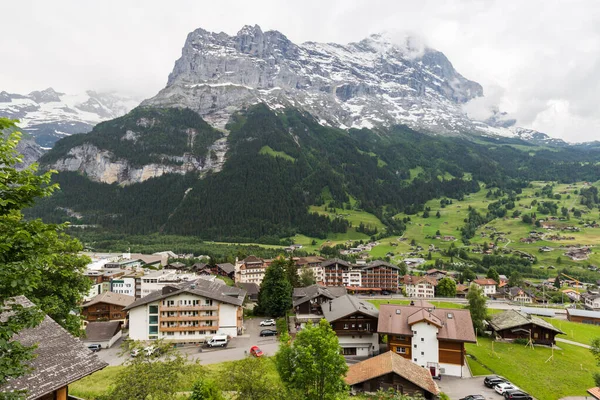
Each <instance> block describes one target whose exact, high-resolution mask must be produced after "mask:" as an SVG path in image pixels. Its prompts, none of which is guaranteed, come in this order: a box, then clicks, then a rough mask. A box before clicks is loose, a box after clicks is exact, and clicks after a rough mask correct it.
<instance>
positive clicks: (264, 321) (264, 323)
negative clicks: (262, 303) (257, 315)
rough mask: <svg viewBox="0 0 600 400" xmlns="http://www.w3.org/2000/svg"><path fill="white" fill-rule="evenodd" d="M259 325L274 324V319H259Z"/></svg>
mask: <svg viewBox="0 0 600 400" xmlns="http://www.w3.org/2000/svg"><path fill="white" fill-rule="evenodd" d="M260 326H275V320H274V319H272V318H271V319H265V320H263V321H260Z"/></svg>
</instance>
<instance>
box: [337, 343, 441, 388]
mask: <svg viewBox="0 0 600 400" xmlns="http://www.w3.org/2000/svg"><path fill="white" fill-rule="evenodd" d="M392 372H393V373H395V374H396V375H399V376H401V377H403V378H404V379H406V380H407V381H410V382H412V383H413V384H415V385H416V386H418V387H420V388H421V389H423V390H426V391H427V392H429V393H431V394H433V395H438V394H439V393H440V389H439V388H438V386H437V385H436V383H435V382H434V381H433V378H432V377H431V373H430V372H429V370H427V369H426V368H423V367H421V366H419V365H417V364H415V363H413V362H412V361H410V360H407V359H405V358H404V357H402V356H400V355H398V354H396V353H394V352H392V351H388V352H387V353H383V354H380V355H378V356H375V357H372V358H369V359H366V360H364V361H361V362H359V363H356V364H353V365H350V367H349V368H348V373H347V374H346V378H345V379H346V383H347V384H348V385H356V384H358V383H361V382H365V381H368V380H371V379H374V378H377V377H379V376H382V375H386V374H389V373H392Z"/></svg>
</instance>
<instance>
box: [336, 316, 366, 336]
mask: <svg viewBox="0 0 600 400" xmlns="http://www.w3.org/2000/svg"><path fill="white" fill-rule="evenodd" d="M331 328H332V329H333V330H334V331H335V333H336V335H338V336H343V335H360V334H369V335H372V334H374V333H377V318H374V317H371V316H368V315H364V314H362V313H358V312H357V313H354V314H351V315H348V316H347V317H344V318H340V319H338V320H336V321H333V322H332V323H331Z"/></svg>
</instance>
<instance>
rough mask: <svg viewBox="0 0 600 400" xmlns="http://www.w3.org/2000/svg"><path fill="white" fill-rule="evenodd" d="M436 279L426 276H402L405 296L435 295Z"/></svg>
mask: <svg viewBox="0 0 600 400" xmlns="http://www.w3.org/2000/svg"><path fill="white" fill-rule="evenodd" d="M436 286H437V280H435V279H434V278H430V277H428V276H413V275H405V276H404V290H405V292H406V296H407V297H417V298H422V299H430V298H433V297H435V287H436Z"/></svg>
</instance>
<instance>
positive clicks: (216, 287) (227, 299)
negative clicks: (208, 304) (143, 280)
mask: <svg viewBox="0 0 600 400" xmlns="http://www.w3.org/2000/svg"><path fill="white" fill-rule="evenodd" d="M180 293H190V294H195V295H197V296H202V297H206V298H209V299H213V300H217V301H220V302H222V303H229V304H233V305H236V306H241V305H242V304H243V302H244V298H245V297H246V291H245V290H244V289H240V288H237V287H234V286H227V285H226V284H225V283H224V282H223V281H222V280H220V279H215V280H214V281H207V280H206V279H198V280H196V281H192V282H184V283H181V284H179V285H172V286H165V287H164V288H163V290H156V291H154V292H152V293H150V294H149V295H147V296H145V297H142V298H141V299H138V300H136V301H135V302H133V303H132V304H130V305H128V306H127V307H125V308H124V309H123V310H131V309H134V308H136V307H139V306H143V305H146V304H148V303H152V302H154V301H159V300H162V299H165V298H167V297H171V296H175V295H177V294H180Z"/></svg>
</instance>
